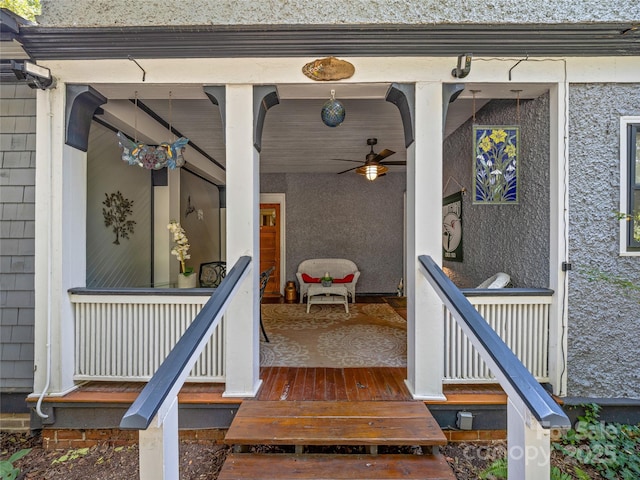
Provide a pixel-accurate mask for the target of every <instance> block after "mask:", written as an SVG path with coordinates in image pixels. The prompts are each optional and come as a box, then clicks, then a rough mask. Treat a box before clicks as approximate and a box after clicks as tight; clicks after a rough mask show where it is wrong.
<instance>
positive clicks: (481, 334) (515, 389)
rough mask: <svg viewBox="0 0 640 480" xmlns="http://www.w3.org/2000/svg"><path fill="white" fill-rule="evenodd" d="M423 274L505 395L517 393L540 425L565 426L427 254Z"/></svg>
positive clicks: (559, 413)
mask: <svg viewBox="0 0 640 480" xmlns="http://www.w3.org/2000/svg"><path fill="white" fill-rule="evenodd" d="M418 260H419V262H420V265H421V266H422V267H423V269H424V273H425V277H426V279H427V280H428V281H429V283H430V284H431V286H432V287H433V289H434V290H435V292H436V293H437V294H438V296H439V297H440V299H441V300H442V302H443V303H444V304H445V306H446V307H447V308H448V309H449V311H450V312H451V314H452V315H453V317H454V318H455V319H456V321H457V322H458V324H459V325H460V327H461V328H462V329H463V331H464V332H465V334H466V335H467V336H468V337H469V338H470V340H471V342H472V343H473V345H474V347H475V348H476V350H477V351H478V353H480V355H481V356H482V358H483V360H484V361H485V362H486V363H487V365H489V368H491V370H492V371H493V374H494V375H495V376H496V378H498V380H499V381H500V384H501V386H502V388H503V389H504V390H505V391H506V392H507V395H509V396H514V395H515V396H517V397H518V398H519V399H520V400H521V401H522V402H523V403H524V404H525V405H526V406H527V408H528V409H529V410H530V411H531V413H532V414H533V416H534V417H535V418H536V419H537V420H538V421H539V422H540V425H541V426H542V427H543V428H546V429H550V428H566V427H570V426H571V423H570V421H569V418H568V417H567V415H566V414H565V413H564V412H563V411H562V408H561V407H560V406H559V405H558V404H557V403H556V402H555V401H554V400H553V399H552V398H551V396H550V395H549V393H547V391H546V390H545V389H544V388H542V386H541V385H540V384H539V383H538V382H537V381H536V379H535V378H534V377H533V375H531V373H530V372H529V371H528V370H527V369H526V368H525V366H524V365H523V364H522V362H521V361H520V360H519V359H518V357H516V356H515V355H514V353H513V352H512V351H511V350H510V349H509V347H508V346H507V345H506V344H505V343H504V341H503V340H502V339H501V338H500V337H499V336H498V334H497V333H496V332H495V330H493V329H492V328H491V326H490V325H489V324H488V323H487V322H486V321H485V320H484V319H483V318H482V316H481V315H480V314H479V313H478V311H477V310H476V309H475V308H474V307H473V305H471V303H470V302H469V300H467V298H466V297H465V296H464V295H463V293H462V292H461V291H460V290H459V289H458V287H456V286H455V285H454V284H453V282H452V281H451V280H450V279H449V278H448V277H447V276H446V275H445V273H444V272H443V271H442V269H441V268H440V267H439V266H438V265H437V264H436V262H435V261H434V260H433V258H431V257H430V256H428V255H420V256H419V257H418Z"/></svg>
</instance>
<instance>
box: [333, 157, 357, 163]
mask: <svg viewBox="0 0 640 480" xmlns="http://www.w3.org/2000/svg"><path fill="white" fill-rule="evenodd" d="M329 160H336V161H338V162H354V163H362V160H348V159H346V158H330V159H329Z"/></svg>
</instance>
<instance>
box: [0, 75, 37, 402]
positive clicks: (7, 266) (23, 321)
mask: <svg viewBox="0 0 640 480" xmlns="http://www.w3.org/2000/svg"><path fill="white" fill-rule="evenodd" d="M35 115H36V91H35V90H32V89H30V88H29V87H27V86H26V85H25V84H16V83H3V84H1V85H0V166H1V169H0V398H1V399H2V408H3V409H4V408H7V407H6V406H5V397H7V395H4V394H6V393H9V392H27V393H28V392H31V391H32V389H33V326H34V314H33V312H34V310H33V309H34V293H33V272H34V256H33V255H34V247H35V243H34V237H35V222H34V220H35V167H36V163H35V162H36V154H35V147H36V141H35V137H36V135H35V133H36V117H35ZM5 411H6V410H5Z"/></svg>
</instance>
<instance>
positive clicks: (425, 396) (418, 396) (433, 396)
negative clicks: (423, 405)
mask: <svg viewBox="0 0 640 480" xmlns="http://www.w3.org/2000/svg"><path fill="white" fill-rule="evenodd" d="M404 384H405V385H406V386H407V389H409V393H410V394H411V397H412V398H413V399H414V400H442V401H446V400H447V397H445V395H444V394H443V393H442V392H431V393H429V392H422V393H418V392H415V391H414V388H413V385H412V384H411V382H409V380H406V379H405V381H404Z"/></svg>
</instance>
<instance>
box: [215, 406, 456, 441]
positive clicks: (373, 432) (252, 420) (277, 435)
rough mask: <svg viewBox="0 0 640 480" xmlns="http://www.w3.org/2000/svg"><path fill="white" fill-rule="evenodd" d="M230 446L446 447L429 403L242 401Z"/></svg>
mask: <svg viewBox="0 0 640 480" xmlns="http://www.w3.org/2000/svg"><path fill="white" fill-rule="evenodd" d="M225 442H226V443H227V444H229V445H259V444H269V445H398V446H399V445H420V446H430V445H432V446H433V445H444V444H446V443H447V440H446V437H445V435H444V434H443V433H442V430H440V427H439V426H438V423H437V422H436V421H435V419H434V418H433V417H432V416H431V413H430V412H429V410H428V409H427V407H426V406H425V405H424V403H423V402H419V401H411V402H371V401H365V402H335V401H311V402H305V401H257V400H246V401H244V402H242V405H241V407H240V409H239V410H238V413H237V414H236V416H235V418H234V420H233V422H232V424H231V426H230V428H229V430H228V432H227V434H226V436H225Z"/></svg>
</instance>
